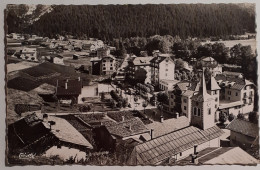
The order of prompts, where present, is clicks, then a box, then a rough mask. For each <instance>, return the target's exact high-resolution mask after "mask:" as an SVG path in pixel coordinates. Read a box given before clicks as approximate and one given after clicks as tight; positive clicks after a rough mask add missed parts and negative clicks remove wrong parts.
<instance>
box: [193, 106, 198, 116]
mask: <svg viewBox="0 0 260 170" xmlns="http://www.w3.org/2000/svg"><path fill="white" fill-rule="evenodd" d="M193 114H194V115H195V116H197V108H196V107H194V108H193Z"/></svg>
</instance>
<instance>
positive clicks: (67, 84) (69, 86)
mask: <svg viewBox="0 0 260 170" xmlns="http://www.w3.org/2000/svg"><path fill="white" fill-rule="evenodd" d="M81 91H82V80H81V79H80V77H79V78H78V79H76V80H75V79H66V80H62V81H60V80H57V86H56V93H55V95H56V97H57V98H58V100H59V102H60V103H64V104H65V103H67V104H72V103H78V102H79V101H78V100H80V99H79V95H80V94H81Z"/></svg>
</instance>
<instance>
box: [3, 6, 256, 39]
mask: <svg viewBox="0 0 260 170" xmlns="http://www.w3.org/2000/svg"><path fill="white" fill-rule="evenodd" d="M51 8H52V10H51V12H49V13H47V12H46V13H44V14H43V15H41V17H40V19H37V20H35V22H33V24H28V23H27V25H26V24H23V22H22V21H23V19H22V18H19V17H18V19H17V18H16V17H15V16H13V15H12V11H11V12H9V13H8V15H7V20H8V22H7V23H9V24H8V26H10V27H9V28H8V32H12V31H15V30H23V31H24V32H28V33H30V32H33V33H36V34H39V35H43V36H50V37H52V36H54V35H55V34H73V35H83V34H86V35H87V36H89V37H97V38H101V39H112V38H114V37H131V36H150V35H155V34H160V35H166V34H169V35H173V36H174V35H180V36H181V37H187V36H199V37H206V36H221V35H230V34H242V33H244V32H245V31H248V32H254V31H255V27H256V26H255V15H252V13H251V12H249V11H248V10H243V9H244V8H245V7H242V6H239V5H236V4H178V5H162V4H161V5H98V6H97V5H94V6H88V5H81V6H64V5H59V6H51ZM241 8H242V9H241ZM247 9H248V8H247ZM27 12H28V10H27ZM10 16H12V17H13V18H12V17H10ZM8 17H9V18H8ZM12 19H13V20H12ZM13 21H15V22H13ZM20 23H22V24H20Z"/></svg>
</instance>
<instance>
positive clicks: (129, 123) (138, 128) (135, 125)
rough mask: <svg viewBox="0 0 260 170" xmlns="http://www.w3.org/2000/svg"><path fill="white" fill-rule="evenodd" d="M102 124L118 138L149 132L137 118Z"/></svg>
mask: <svg viewBox="0 0 260 170" xmlns="http://www.w3.org/2000/svg"><path fill="white" fill-rule="evenodd" d="M103 124H104V125H105V126H106V128H107V129H108V131H109V132H110V133H111V134H113V135H114V136H119V137H128V136H132V135H136V134H141V133H144V132H148V131H149V130H148V129H147V128H146V126H145V125H144V123H143V122H142V121H141V120H140V119H139V118H138V117H134V118H131V119H127V120H125V121H122V122H118V123H115V122H103ZM130 127H131V128H130Z"/></svg>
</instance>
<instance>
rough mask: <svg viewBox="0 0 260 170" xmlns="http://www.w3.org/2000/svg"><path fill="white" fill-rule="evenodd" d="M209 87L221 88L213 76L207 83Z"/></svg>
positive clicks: (211, 88)
mask: <svg viewBox="0 0 260 170" xmlns="http://www.w3.org/2000/svg"><path fill="white" fill-rule="evenodd" d="M207 89H208V90H220V89H221V88H220V87H219V85H218V83H217V81H216V79H215V78H214V77H213V76H211V77H210V80H209V81H208V83H207Z"/></svg>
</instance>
